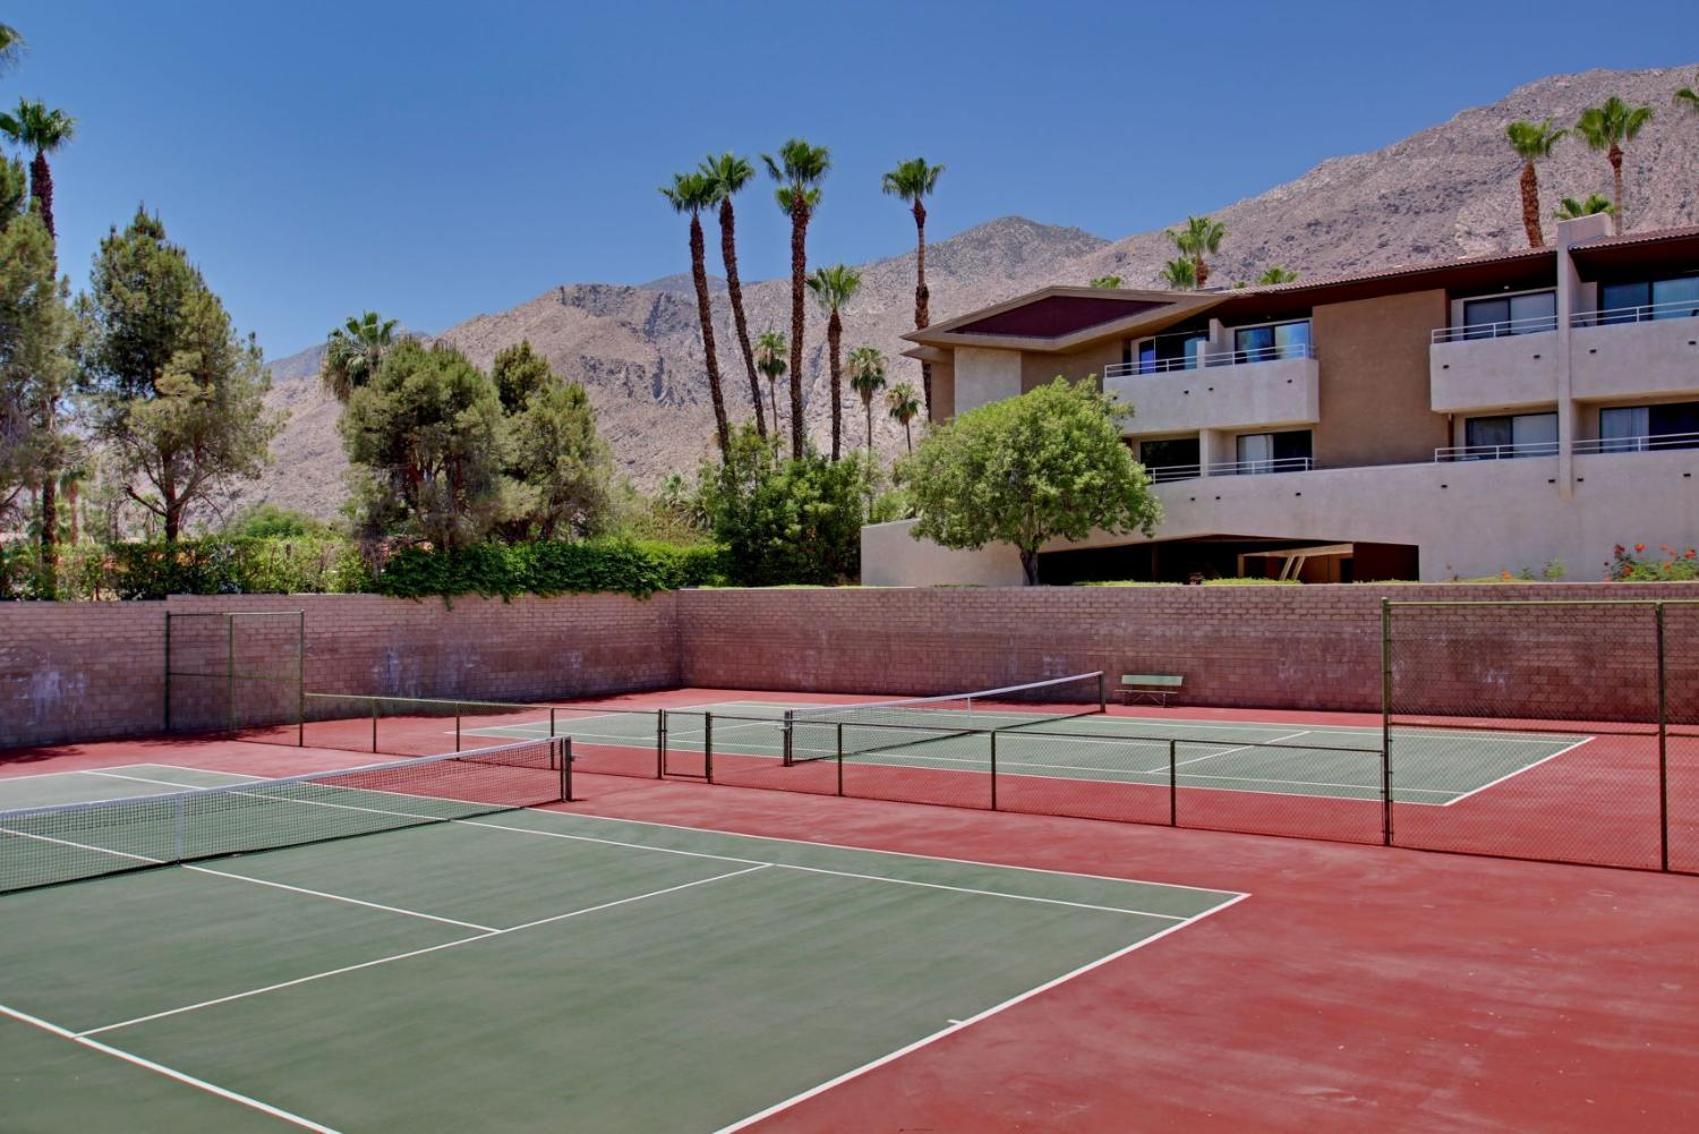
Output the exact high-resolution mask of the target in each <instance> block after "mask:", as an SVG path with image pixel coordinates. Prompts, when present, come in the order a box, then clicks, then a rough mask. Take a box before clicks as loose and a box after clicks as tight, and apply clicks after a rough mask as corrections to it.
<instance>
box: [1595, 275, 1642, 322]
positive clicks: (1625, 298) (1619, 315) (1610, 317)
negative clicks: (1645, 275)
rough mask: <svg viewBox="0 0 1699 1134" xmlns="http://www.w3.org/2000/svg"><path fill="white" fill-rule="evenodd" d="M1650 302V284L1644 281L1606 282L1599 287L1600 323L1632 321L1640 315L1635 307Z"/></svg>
mask: <svg viewBox="0 0 1699 1134" xmlns="http://www.w3.org/2000/svg"><path fill="white" fill-rule="evenodd" d="M1651 302H1652V285H1651V284H1648V283H1644V282H1636V283H1608V284H1604V285H1603V286H1601V287H1600V288H1599V309H1600V310H1601V311H1603V312H1605V314H1604V317H1603V318H1601V319H1600V320H1599V322H1601V323H1632V322H1634V321H1635V320H1636V319H1638V318H1639V317H1640V312H1639V311H1637V310H1634V309H1635V308H1640V307H1645V306H1646V305H1647V304H1649V303H1651Z"/></svg>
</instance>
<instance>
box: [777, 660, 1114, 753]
mask: <svg viewBox="0 0 1699 1134" xmlns="http://www.w3.org/2000/svg"><path fill="white" fill-rule="evenodd" d="M1104 709H1105V700H1104V687H1103V673H1102V671H1101V670H1094V671H1093V672H1091V673H1076V674H1073V675H1071V676H1068V677H1053V678H1050V679H1048V680H1045V681H1031V682H1027V683H1026V684H1024V685H1006V686H1003V687H1002V688H1000V689H981V690H977V691H975V692H972V693H950V694H945V695H943V696H937V697H910V698H906V699H904V700H900V701H876V702H873V703H870V704H866V705H824V706H821V707H820V708H817V709H789V710H786V712H785V733H786V737H787V743H786V746H785V762H786V763H788V764H801V763H807V762H808V761H811V760H826V759H831V758H833V757H836V756H838V755H840V754H842V755H845V756H859V755H866V754H867V753H870V752H880V751H884V750H886V749H891V748H906V747H909V746H910V745H914V744H924V743H928V742H930V741H935V740H949V739H951V738H953V737H959V736H968V735H971V734H973V733H980V732H1001V731H1003V730H1004V729H1014V728H1028V727H1031V726H1033V725H1041V724H1048V723H1050V722H1053V721H1059V720H1067V719H1068V718H1070V717H1083V716H1087V715H1090V714H1093V713H1101V712H1103V711H1104Z"/></svg>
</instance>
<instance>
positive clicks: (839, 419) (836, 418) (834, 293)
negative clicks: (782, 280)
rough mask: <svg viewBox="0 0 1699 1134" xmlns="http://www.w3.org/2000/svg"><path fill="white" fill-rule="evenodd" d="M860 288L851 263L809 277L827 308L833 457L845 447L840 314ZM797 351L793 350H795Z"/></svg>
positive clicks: (858, 279)
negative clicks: (840, 355) (840, 356)
mask: <svg viewBox="0 0 1699 1134" xmlns="http://www.w3.org/2000/svg"><path fill="white" fill-rule="evenodd" d="M860 289H861V273H860V272H858V271H856V270H855V269H854V268H852V267H850V266H849V265H848V264H833V265H832V266H831V267H829V268H816V269H815V270H814V274H813V275H811V276H809V277H808V290H809V291H812V292H813V293H814V298H815V299H817V300H819V302H820V306H821V307H823V308H824V309H825V310H826V314H827V318H826V350H827V352H828V357H829V358H830V359H831V365H832V459H833V460H834V461H835V460H837V459H838V456H839V453H840V452H841V450H842V447H843V440H842V438H843V429H844V424H843V407H844V379H843V367H842V365H841V363H840V359H839V352H840V350H841V348H842V346H843V340H844V321H843V318H842V317H841V312H842V311H843V306H844V304H846V303H848V302H849V301H850V299H851V298H852V297H853V296H854V295H855V293H856V292H857V291H859V290H860ZM793 353H794V352H793ZM791 384H792V385H793V386H794V385H795V384H796V376H795V375H794V374H793V375H791Z"/></svg>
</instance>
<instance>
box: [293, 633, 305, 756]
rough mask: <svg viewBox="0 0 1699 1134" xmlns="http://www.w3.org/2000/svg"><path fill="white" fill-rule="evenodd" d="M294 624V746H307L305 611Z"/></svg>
mask: <svg viewBox="0 0 1699 1134" xmlns="http://www.w3.org/2000/svg"><path fill="white" fill-rule="evenodd" d="M296 618H297V619H298V621H297V622H296V624H295V747H297V748H305V747H306V746H307V612H306V611H304V610H302V611H298V612H297V613H296Z"/></svg>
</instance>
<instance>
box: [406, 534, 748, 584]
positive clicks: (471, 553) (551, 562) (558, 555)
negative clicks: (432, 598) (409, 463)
mask: <svg viewBox="0 0 1699 1134" xmlns="http://www.w3.org/2000/svg"><path fill="white" fill-rule="evenodd" d="M723 560H724V554H723V552H722V551H721V549H720V548H718V547H716V546H713V545H698V546H692V547H679V546H675V545H673V544H665V543H652V542H640V541H637V540H617V539H616V540H585V541H582V542H576V543H568V542H565V541H560V540H546V541H539V542H536V543H520V544H512V545H504V544H494V543H484V544H474V545H473V546H471V547H465V548H459V549H452V550H430V549H425V548H407V549H405V550H402V551H398V552H396V553H395V554H394V555H392V556H391V557H390V558H389V561H388V562H387V563H385V564H384V566H383V569H382V571H381V572H380V573H379V575H378V577H377V580H376V585H375V587H374V589H375V590H376V591H377V592H378V593H379V594H385V595H394V596H396V597H399V598H424V597H426V596H429V595H443V596H452V595H466V594H475V595H485V596H495V595H500V596H502V597H504V598H508V597H512V596H514V595H521V594H539V595H557V594H574V593H587V592H596V591H611V592H616V593H619V594H628V595H636V596H638V597H640V598H641V597H647V596H649V595H652V594H654V593H655V592H656V591H668V590H677V589H678V588H680V587H694V586H703V585H706V584H711V583H716V582H719V581H720V580H721V579H722V578H723V576H724V574H725V563H724V561H723Z"/></svg>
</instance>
